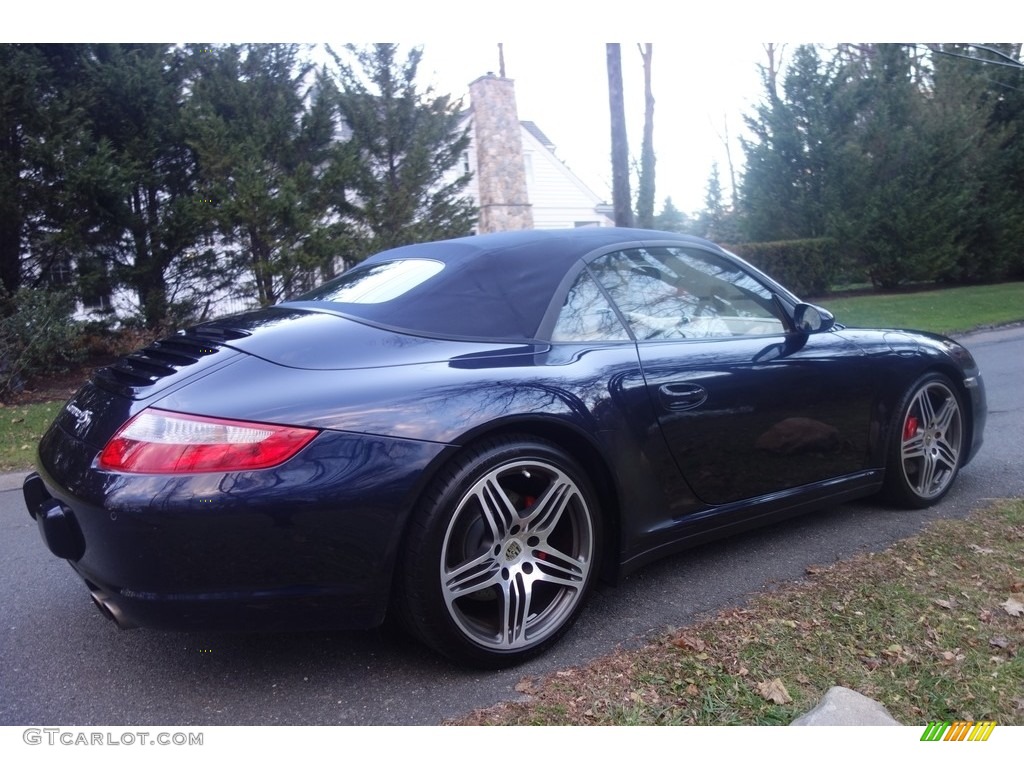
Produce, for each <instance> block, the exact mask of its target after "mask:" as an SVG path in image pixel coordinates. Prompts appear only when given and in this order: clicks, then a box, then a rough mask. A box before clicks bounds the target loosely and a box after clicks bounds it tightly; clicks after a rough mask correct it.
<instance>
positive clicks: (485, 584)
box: [440, 459, 595, 651]
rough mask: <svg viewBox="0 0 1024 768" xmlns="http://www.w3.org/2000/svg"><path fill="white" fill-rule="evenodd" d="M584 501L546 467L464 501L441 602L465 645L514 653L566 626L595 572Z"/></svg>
mask: <svg viewBox="0 0 1024 768" xmlns="http://www.w3.org/2000/svg"><path fill="white" fill-rule="evenodd" d="M592 514H593V512H592V510H591V509H590V507H589V506H588V504H587V501H586V497H585V496H584V494H583V493H582V491H581V490H580V488H579V487H578V486H577V484H576V482H575V481H574V480H573V479H572V477H570V476H569V475H567V474H566V473H565V472H564V471H563V470H561V469H559V468H558V467H557V466H555V465H554V464H551V463H549V462H547V461H542V460H537V459H531V460H522V461H511V462H507V463H505V464H502V465H500V466H498V467H497V468H495V469H493V470H491V471H489V472H488V473H487V474H485V475H484V476H483V477H481V478H480V479H479V480H477V481H476V482H475V483H474V484H473V486H472V487H471V488H470V489H469V490H468V491H467V492H466V494H465V495H464V496H463V497H462V499H461V500H460V501H459V504H458V507H457V508H456V511H455V514H454V515H453V516H452V519H451V522H450V523H449V524H448V528H447V530H446V531H445V534H444V542H443V544H442V549H441V563H440V566H441V567H440V579H441V594H442V596H443V599H444V603H445V605H446V607H447V609H448V613H449V615H450V616H451V618H452V620H453V621H454V622H455V624H456V625H457V627H458V628H459V630H460V631H461V632H462V633H463V634H464V636H465V637H466V638H467V639H469V640H471V641H473V642H474V643H476V644H478V645H481V646H483V647H485V648H488V649H493V650H499V651H514V650H519V649H525V648H529V647H531V646H535V645H537V644H538V643H541V642H543V641H544V639H545V638H547V637H549V636H551V635H552V634H554V633H555V632H557V631H558V630H559V629H560V628H561V627H562V626H564V625H565V624H566V622H567V621H569V620H570V619H571V618H572V616H573V613H574V611H575V609H576V607H577V605H578V604H579V602H580V600H581V599H582V598H583V596H584V594H585V592H586V588H587V585H588V583H589V581H590V579H589V576H590V570H591V567H592V566H593V563H594V555H595V551H594V547H595V534H594V521H593V518H592Z"/></svg>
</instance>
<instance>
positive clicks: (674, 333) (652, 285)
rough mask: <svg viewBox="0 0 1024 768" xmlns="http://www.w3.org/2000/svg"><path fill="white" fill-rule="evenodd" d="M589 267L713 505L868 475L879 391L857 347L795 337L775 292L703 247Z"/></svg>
mask: <svg viewBox="0 0 1024 768" xmlns="http://www.w3.org/2000/svg"><path fill="white" fill-rule="evenodd" d="M589 268H590V270H591V271H592V273H593V274H594V275H595V277H596V278H597V280H598V282H599V283H600V285H601V286H602V287H603V288H604V289H605V290H606V291H607V292H608V294H609V296H610V298H611V299H612V301H613V302H614V304H615V306H616V307H617V309H618V311H619V312H620V313H621V315H622V317H623V318H624V320H625V322H626V323H627V324H628V327H629V329H630V331H631V332H632V333H633V335H634V336H635V338H636V343H637V349H638V354H639V359H640V363H641V368H642V371H643V376H644V379H645V385H646V388H647V391H648V395H649V397H650V400H651V403H652V405H653V408H654V410H655V412H656V414H657V420H658V424H659V425H660V427H661V430H662V432H663V434H664V437H665V440H666V442H667V443H668V446H669V450H670V451H671V454H672V456H673V458H674V459H675V461H676V463H677V465H678V467H679V470H680V471H681V473H682V474H683V476H684V477H685V478H686V481H687V482H688V483H689V485H690V486H691V488H692V489H693V491H694V493H695V494H696V495H697V496H699V497H700V498H701V499H702V500H703V501H704V502H706V503H709V504H725V503H729V502H734V501H739V500H742V499H751V498H755V497H760V496H764V495H766V494H771V493H775V492H778V491H783V490H786V489H790V488H795V487H798V486H803V485H807V484H810V483H816V482H820V481H824V480H828V479H831V478H835V477H840V476H843V475H846V474H850V473H853V472H856V471H858V470H860V469H863V468H864V467H865V465H866V463H867V458H868V436H869V428H870V421H871V412H870V409H871V401H872V391H873V385H872V381H871V376H870V365H869V363H868V361H866V360H865V358H864V355H863V353H862V352H861V351H860V350H859V349H858V348H857V347H856V346H855V345H853V344H851V343H849V342H847V341H845V340H844V339H842V338H841V337H840V336H839V335H838V334H835V333H829V332H824V333H803V332H796V331H794V330H793V329H792V321H791V319H790V318H789V317H788V316H787V314H786V312H785V311H784V309H783V307H782V305H781V304H780V302H779V301H778V300H777V299H776V298H775V296H774V295H773V294H772V292H771V291H770V290H769V289H768V287H767V286H765V285H764V284H763V283H761V282H760V281H759V280H758V279H757V278H756V277H755V276H754V275H752V274H750V273H748V272H747V271H745V270H744V269H742V268H741V267H740V266H739V265H737V264H735V263H734V262H732V261H731V260H729V259H727V258H726V257H724V256H722V255H720V254H716V253H714V252H713V251H710V250H704V249H701V248H699V247H697V246H689V245H687V246H665V247H645V248H631V249H627V250H622V251H616V252H613V253H609V254H606V255H604V256H602V257H600V258H598V259H597V260H595V261H594V262H592V263H591V264H590V265H589Z"/></svg>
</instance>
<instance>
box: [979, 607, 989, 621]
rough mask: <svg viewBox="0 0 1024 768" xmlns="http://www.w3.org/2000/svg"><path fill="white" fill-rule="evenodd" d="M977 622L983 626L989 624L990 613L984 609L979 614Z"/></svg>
mask: <svg viewBox="0 0 1024 768" xmlns="http://www.w3.org/2000/svg"><path fill="white" fill-rule="evenodd" d="M978 621H980V622H982V623H983V624H990V623H991V622H992V611H990V610H988V609H985V610H984V611H982V612H981V613H979V614H978Z"/></svg>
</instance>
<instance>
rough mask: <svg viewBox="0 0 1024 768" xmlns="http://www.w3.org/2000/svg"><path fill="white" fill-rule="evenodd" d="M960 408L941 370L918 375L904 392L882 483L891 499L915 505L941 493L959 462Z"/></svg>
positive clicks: (932, 500) (929, 501)
mask: <svg viewBox="0 0 1024 768" xmlns="http://www.w3.org/2000/svg"><path fill="white" fill-rule="evenodd" d="M963 412H964V410H963V405H962V403H961V399H960V395H959V394H958V393H957V391H956V389H955V388H954V386H953V384H952V382H950V380H949V379H948V378H947V377H946V376H944V375H942V374H939V373H932V374H928V375H926V376H923V377H922V378H920V379H918V380H917V381H916V382H915V383H914V385H913V386H912V387H911V388H910V389H909V390H908V391H907V394H906V395H905V396H904V397H903V400H902V401H901V403H900V406H899V410H898V411H897V418H898V421H897V422H896V423H895V424H894V425H893V426H892V427H891V429H890V433H891V436H890V439H889V447H888V450H889V455H888V462H887V465H886V473H885V484H886V492H887V495H888V496H889V498H890V499H891V500H893V501H894V502H896V503H898V504H901V505H903V506H908V507H913V508H920V507H927V506H929V505H931V504H934V503H935V502H937V501H938V500H939V499H941V498H942V497H943V496H945V495H946V493H947V492H948V491H949V489H950V487H952V485H953V480H955V479H956V475H957V472H959V470H960V465H961V463H962V461H963V451H964V436H965V430H964V417H963Z"/></svg>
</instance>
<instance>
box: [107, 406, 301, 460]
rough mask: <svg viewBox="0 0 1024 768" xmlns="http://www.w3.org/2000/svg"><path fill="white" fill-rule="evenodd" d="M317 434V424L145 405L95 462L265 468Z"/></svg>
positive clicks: (292, 452)
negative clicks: (236, 417)
mask: <svg viewBox="0 0 1024 768" xmlns="http://www.w3.org/2000/svg"><path fill="white" fill-rule="evenodd" d="M316 435H317V430H315V429H303V428H300V427H283V426H279V425H276V424H255V423H251V422H246V421H232V420H229V419H213V418H208V417H206V416H189V415H186V414H182V413H172V412H170V411H161V410H159V409H156V408H147V409H146V410H144V411H142V412H141V413H139V414H138V415H136V416H135V417H134V418H132V419H130V420H129V421H127V422H126V423H125V424H124V426H122V427H121V428H120V429H119V430H118V431H117V433H116V434H115V435H114V436H113V437H112V438H110V440H109V441H108V442H107V444H106V446H105V447H104V448H103V451H102V452H101V453H100V458H99V467H100V469H107V470H113V471H116V472H138V473H147V474H149V473H159V474H174V473H179V472H181V473H184V472H236V471H240V470H249V469H266V468H267V467H273V466H276V465H278V464H281V463H283V462H285V461H287V460H288V459H290V458H291V457H292V456H294V455H295V454H296V453H298V452H299V451H300V450H302V448H303V447H305V446H306V445H307V444H308V443H309V441H310V440H312V439H313V438H314V437H316Z"/></svg>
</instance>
